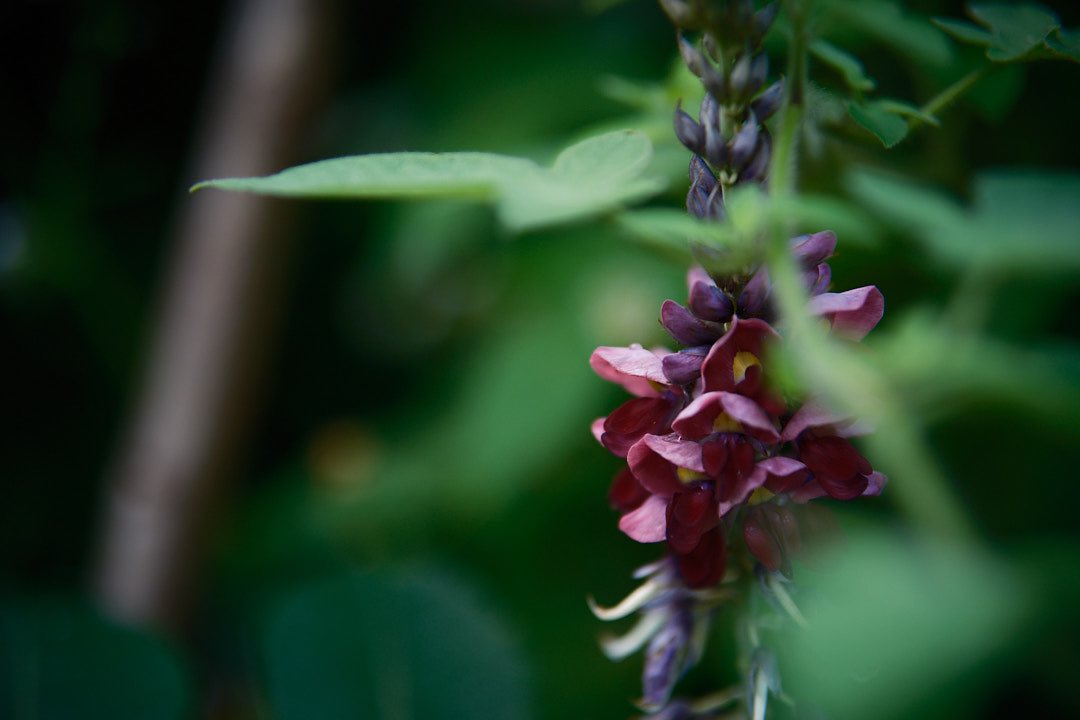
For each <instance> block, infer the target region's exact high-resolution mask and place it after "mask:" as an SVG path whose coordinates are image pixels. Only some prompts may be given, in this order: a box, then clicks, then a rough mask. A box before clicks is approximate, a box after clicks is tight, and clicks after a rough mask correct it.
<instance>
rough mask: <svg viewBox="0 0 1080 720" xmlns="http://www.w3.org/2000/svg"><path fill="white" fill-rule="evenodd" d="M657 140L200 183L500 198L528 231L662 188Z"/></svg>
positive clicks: (328, 166) (431, 157)
mask: <svg viewBox="0 0 1080 720" xmlns="http://www.w3.org/2000/svg"><path fill="white" fill-rule="evenodd" d="M651 156H652V146H651V144H650V142H649V140H648V138H646V137H645V136H644V135H643V134H641V133H639V132H634V131H625V130H624V131H618V132H612V133H607V134H605V135H601V136H599V137H593V138H589V139H587V140H583V141H582V142H579V143H576V144H574V145H572V146H570V147H568V148H566V149H565V150H563V151H562V152H561V153H560V154H559V156H558V157H557V158H556V159H555V162H554V164H553V166H552V167H551V168H541V167H539V166H538V165H536V164H535V163H533V162H532V161H531V160H527V159H524V158H515V157H507V156H504V155H493V154H489V153H473V152H466V153H415V152H404V153H388V154H379V155H359V156H353V157H345V158H335V159H332V160H322V161H319V162H314V163H310V164H307V165H300V166H298V167H294V168H289V169H288V170H283V171H282V172H280V173H277V174H276V175H269V176H266V177H256V178H228V179H222V180H209V181H206V182H202V183H199V184H197V185H195V186H194V188H193V190H198V189H201V188H219V189H222V190H240V191H246V192H255V193H261V194H266V195H277V196H282V197H310V198H407V199H420V198H440V197H449V198H463V199H477V200H485V201H489V202H492V203H494V205H495V209H496V212H497V214H498V216H499V219H500V220H501V221H502V223H503V224H504V225H505V226H506V227H507V228H509V229H511V230H518V231H520V230H526V229H531V228H536V227H540V226H543V225H552V224H557V223H562V222H567V221H570V220H576V219H579V218H582V217H586V216H589V215H595V214H599V213H603V212H606V211H609V210H611V209H613V208H615V207H617V206H619V205H620V204H622V203H624V202H629V201H633V200H640V199H642V198H644V197H647V196H649V195H653V194H655V193H657V192H659V191H660V190H662V189H663V183H662V181H660V180H658V179H656V178H651V177H645V176H644V172H645V170H646V168H647V167H648V165H649V160H650V158H651Z"/></svg>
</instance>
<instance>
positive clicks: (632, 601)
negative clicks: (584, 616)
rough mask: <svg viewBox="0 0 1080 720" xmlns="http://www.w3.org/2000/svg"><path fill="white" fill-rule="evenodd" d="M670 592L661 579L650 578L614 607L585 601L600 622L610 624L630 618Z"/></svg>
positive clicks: (589, 599) (590, 600) (589, 598)
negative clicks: (610, 622) (613, 621)
mask: <svg viewBox="0 0 1080 720" xmlns="http://www.w3.org/2000/svg"><path fill="white" fill-rule="evenodd" d="M668 591H669V590H668V587H667V586H666V585H665V584H664V583H663V582H661V581H660V580H659V579H657V578H650V579H649V580H647V581H645V582H643V583H642V584H641V585H638V586H637V587H636V588H634V591H633V592H631V593H630V594H629V595H627V596H626V597H624V598H623V599H622V600H620V601H619V602H618V603H617V604H616V605H613V606H612V607H604V606H602V605H598V604H597V603H596V601H595V600H593V599H592V598H591V597H588V598H585V601H586V602H587V603H588V604H589V610H590V611H591V612H592V614H593V615H595V616H596V618H597V619H598V620H603V621H605V622H608V621H611V620H621V619H623V618H624V617H629V616H630V615H632V614H633V613H635V612H637V611H638V610H640V609H641V608H643V607H645V606H646V605H648V604H649V603H651V602H653V601H654V600H656V599H657V598H659V597H660V596H661V595H663V594H664V593H666V592H668Z"/></svg>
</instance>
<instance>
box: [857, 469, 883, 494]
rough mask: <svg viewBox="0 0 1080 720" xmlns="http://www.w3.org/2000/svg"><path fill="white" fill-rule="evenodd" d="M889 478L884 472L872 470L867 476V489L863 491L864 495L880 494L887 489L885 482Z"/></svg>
mask: <svg viewBox="0 0 1080 720" xmlns="http://www.w3.org/2000/svg"><path fill="white" fill-rule="evenodd" d="M888 481H889V479H888V478H887V477H885V475H883V474H882V473H879V472H872V473H870V474H869V475H867V476H866V490H864V491H863V495H864V496H871V495H880V494H881V493H882V491H883V490H884V489H885V483H887V482H888Z"/></svg>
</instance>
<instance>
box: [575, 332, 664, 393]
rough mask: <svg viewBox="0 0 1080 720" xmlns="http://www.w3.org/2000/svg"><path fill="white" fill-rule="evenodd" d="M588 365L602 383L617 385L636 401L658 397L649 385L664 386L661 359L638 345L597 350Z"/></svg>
mask: <svg viewBox="0 0 1080 720" xmlns="http://www.w3.org/2000/svg"><path fill="white" fill-rule="evenodd" d="M589 365H591V366H592V369H593V370H595V371H596V374H597V375H599V376H600V377H602V378H604V379H605V380H609V381H611V382H613V383H618V384H619V385H622V386H623V387H624V388H626V389H627V390H628V391H629V392H631V393H633V394H634V395H637V396H638V397H658V396H659V395H660V391H659V390H657V389H656V388H655V387H654V386H653V384H652V383H659V384H661V385H666V384H667V378H666V377H664V368H663V360H662V359H661V356H659V355H657V354H656V353H654V352H652V351H651V350H646V349H645V348H643V347H641V346H640V345H631V346H630V347H598V348H596V350H594V351H593V354H592V356H591V357H590V358H589Z"/></svg>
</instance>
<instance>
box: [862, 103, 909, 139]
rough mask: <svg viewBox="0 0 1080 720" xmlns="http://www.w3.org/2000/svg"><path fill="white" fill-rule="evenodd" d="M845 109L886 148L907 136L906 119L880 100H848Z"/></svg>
mask: <svg viewBox="0 0 1080 720" xmlns="http://www.w3.org/2000/svg"><path fill="white" fill-rule="evenodd" d="M847 109H848V114H850V115H851V117H852V118H853V119H854V120H855V122H857V123H859V124H860V125H862V126H863V127H864V128H866V129H867V130H869V131H870V132H871V133H873V135H874V136H875V137H876V138H877V139H878V140H880V141H881V144H882V145H884V146H885V147H887V148H891V147H893V146H894V145H896V144H897V143H899V142H900V141H901V140H903V139H904V138H905V137H907V133H908V124H907V121H906V120H904V118H902V117H900V115H898V114H897V113H896V112H895V110H893V109H892V108H891V106H889V105H887V104H885V103H884V102H883V101H881V100H873V101H870V102H862V103H855V102H849V103H848V104H847Z"/></svg>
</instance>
